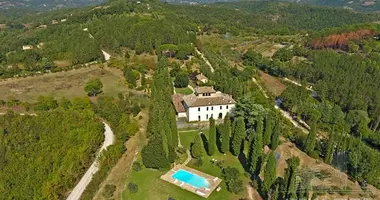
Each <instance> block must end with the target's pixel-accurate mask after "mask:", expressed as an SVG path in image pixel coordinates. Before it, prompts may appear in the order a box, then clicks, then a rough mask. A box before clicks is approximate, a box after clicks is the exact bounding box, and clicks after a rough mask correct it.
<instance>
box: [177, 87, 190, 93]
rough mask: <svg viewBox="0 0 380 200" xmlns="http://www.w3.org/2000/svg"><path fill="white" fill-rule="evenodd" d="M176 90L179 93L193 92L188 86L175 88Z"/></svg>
mask: <svg viewBox="0 0 380 200" xmlns="http://www.w3.org/2000/svg"><path fill="white" fill-rule="evenodd" d="M175 92H176V93H178V94H192V93H193V91H192V90H191V89H190V88H188V87H185V88H175Z"/></svg>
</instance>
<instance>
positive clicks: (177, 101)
mask: <svg viewBox="0 0 380 200" xmlns="http://www.w3.org/2000/svg"><path fill="white" fill-rule="evenodd" d="M182 100H183V94H174V95H173V96H172V102H173V105H174V108H175V110H176V112H177V113H181V112H186V110H185V107H183V104H182Z"/></svg>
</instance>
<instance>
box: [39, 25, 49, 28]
mask: <svg viewBox="0 0 380 200" xmlns="http://www.w3.org/2000/svg"><path fill="white" fill-rule="evenodd" d="M38 28H47V25H46V24H41V25H39V26H38Z"/></svg>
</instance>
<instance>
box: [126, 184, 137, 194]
mask: <svg viewBox="0 0 380 200" xmlns="http://www.w3.org/2000/svg"><path fill="white" fill-rule="evenodd" d="M128 190H129V191H130V192H131V193H136V192H137V191H139V186H138V185H137V184H136V183H132V182H130V183H128Z"/></svg>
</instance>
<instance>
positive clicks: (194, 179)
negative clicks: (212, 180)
mask: <svg viewBox="0 0 380 200" xmlns="http://www.w3.org/2000/svg"><path fill="white" fill-rule="evenodd" d="M172 177H173V178H174V179H177V180H179V181H182V182H185V183H187V184H190V185H192V186H193V187H196V188H206V187H208V182H207V180H206V179H205V178H203V177H201V176H198V175H196V174H193V173H190V172H188V171H186V170H183V169H180V170H178V171H177V172H176V173H174V174H173V176H172Z"/></svg>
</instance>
